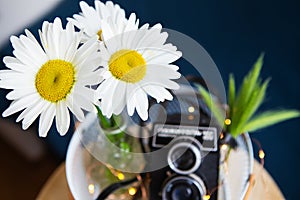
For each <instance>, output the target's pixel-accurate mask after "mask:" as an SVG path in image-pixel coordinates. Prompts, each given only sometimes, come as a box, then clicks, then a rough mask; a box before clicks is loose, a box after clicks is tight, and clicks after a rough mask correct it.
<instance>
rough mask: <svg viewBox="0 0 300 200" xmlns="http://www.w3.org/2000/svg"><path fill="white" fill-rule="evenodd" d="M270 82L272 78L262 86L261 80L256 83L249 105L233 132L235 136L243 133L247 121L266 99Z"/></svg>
mask: <svg viewBox="0 0 300 200" xmlns="http://www.w3.org/2000/svg"><path fill="white" fill-rule="evenodd" d="M269 82H270V79H267V80H266V81H265V82H264V83H263V84H262V86H261V85H260V82H257V83H256V84H255V88H254V90H253V92H252V94H251V97H250V100H249V102H247V106H246V107H245V108H243V110H242V112H241V115H240V118H239V121H238V123H237V126H236V129H234V130H233V132H232V134H233V136H234V137H236V136H238V135H239V134H242V133H243V131H242V129H243V127H244V126H245V125H246V123H247V121H248V120H249V119H250V118H251V117H252V116H253V115H254V113H255V112H256V111H257V109H258V107H259V106H260V105H261V104H262V102H263V101H264V99H265V96H266V90H267V87H268V84H269Z"/></svg>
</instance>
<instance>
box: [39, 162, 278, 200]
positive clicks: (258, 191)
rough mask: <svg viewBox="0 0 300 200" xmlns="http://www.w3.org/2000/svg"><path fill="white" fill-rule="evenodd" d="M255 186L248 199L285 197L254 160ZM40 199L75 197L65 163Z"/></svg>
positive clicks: (64, 199)
mask: <svg viewBox="0 0 300 200" xmlns="http://www.w3.org/2000/svg"><path fill="white" fill-rule="evenodd" d="M252 177H253V187H252V189H251V190H249V195H248V199H247V200H258V199H264V200H281V199H284V197H283V195H282V193H281V191H280V189H279V188H278V186H277V184H276V183H275V182H274V180H273V179H272V177H271V176H270V175H269V173H268V172H267V171H266V170H265V169H264V168H263V167H262V166H261V165H260V164H259V163H258V162H256V161H255V162H254V173H253V176H252ZM37 199H38V200H71V199H73V198H72V196H71V193H70V190H69V188H68V183H67V180H66V172H65V164H64V163H63V164H61V165H60V166H59V167H58V168H57V169H56V171H55V172H54V173H53V174H52V175H51V176H50V177H49V179H48V181H47V182H46V184H45V185H44V187H43V188H42V190H41V192H40V193H39V195H38V197H37Z"/></svg>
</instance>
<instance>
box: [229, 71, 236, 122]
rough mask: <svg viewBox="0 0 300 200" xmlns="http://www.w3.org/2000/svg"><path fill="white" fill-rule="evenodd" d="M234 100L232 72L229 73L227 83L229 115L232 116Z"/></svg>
mask: <svg viewBox="0 0 300 200" xmlns="http://www.w3.org/2000/svg"><path fill="white" fill-rule="evenodd" d="M234 100H235V80H234V76H233V74H230V75H229V84H228V106H229V110H230V114H229V116H230V117H232V115H233V112H232V111H233V109H234Z"/></svg>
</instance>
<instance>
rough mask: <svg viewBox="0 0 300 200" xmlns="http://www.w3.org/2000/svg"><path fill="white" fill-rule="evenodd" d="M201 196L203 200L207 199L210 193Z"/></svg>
mask: <svg viewBox="0 0 300 200" xmlns="http://www.w3.org/2000/svg"><path fill="white" fill-rule="evenodd" d="M202 198H203V200H209V199H210V195H209V194H207V195H204V196H203V197H202Z"/></svg>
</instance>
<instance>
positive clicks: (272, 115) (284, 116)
mask: <svg viewBox="0 0 300 200" xmlns="http://www.w3.org/2000/svg"><path fill="white" fill-rule="evenodd" d="M296 117H300V112H299V111H297V110H274V111H266V112H264V113H261V114H259V115H257V116H255V117H254V118H253V119H251V120H250V121H249V122H248V123H247V124H246V125H245V126H244V127H243V130H242V132H243V133H244V132H253V131H256V130H258V129H262V128H265V127H268V126H271V125H274V124H276V123H279V122H282V121H285V120H288V119H292V118H296Z"/></svg>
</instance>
